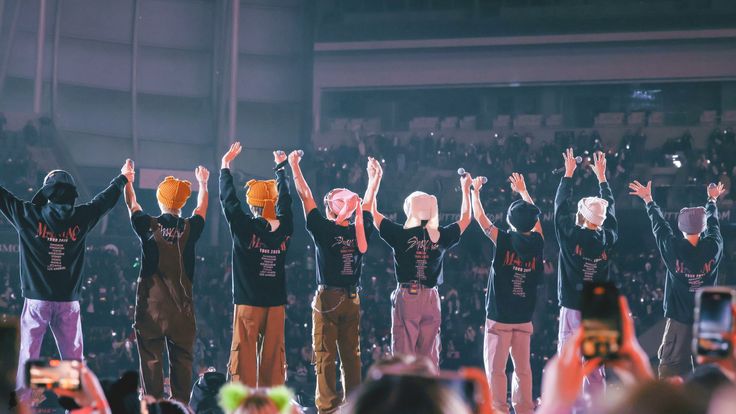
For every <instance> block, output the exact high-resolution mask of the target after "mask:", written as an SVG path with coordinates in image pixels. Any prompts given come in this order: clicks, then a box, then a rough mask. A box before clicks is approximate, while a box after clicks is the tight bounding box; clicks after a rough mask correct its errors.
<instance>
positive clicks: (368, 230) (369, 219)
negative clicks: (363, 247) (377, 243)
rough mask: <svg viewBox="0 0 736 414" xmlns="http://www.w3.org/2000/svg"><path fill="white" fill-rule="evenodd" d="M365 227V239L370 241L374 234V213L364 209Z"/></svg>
mask: <svg viewBox="0 0 736 414" xmlns="http://www.w3.org/2000/svg"><path fill="white" fill-rule="evenodd" d="M363 228H364V229H365V241H368V240H369V239H370V238H371V234H373V229H374V228H375V227H374V226H373V214H371V212H370V211H363Z"/></svg>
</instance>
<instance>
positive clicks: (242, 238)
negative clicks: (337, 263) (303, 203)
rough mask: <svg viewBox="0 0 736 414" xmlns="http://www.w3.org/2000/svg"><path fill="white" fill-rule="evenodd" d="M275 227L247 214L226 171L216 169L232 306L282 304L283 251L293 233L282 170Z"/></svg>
mask: <svg viewBox="0 0 736 414" xmlns="http://www.w3.org/2000/svg"><path fill="white" fill-rule="evenodd" d="M276 187H277V189H278V193H279V197H278V201H277V202H276V218H277V219H278V220H279V227H278V228H277V229H276V230H274V231H271V230H272V229H271V225H270V224H269V223H268V221H266V220H265V219H263V218H256V217H253V216H251V215H250V214H247V213H246V212H245V211H244V210H243V207H242V206H241V204H240V200H238V197H237V195H236V192H235V186H234V185H233V176H232V175H231V174H230V170H229V169H222V170H220V203H221V204H222V210H223V212H224V213H225V219H227V223H228V226H229V227H230V235H231V236H232V238H233V302H234V303H235V304H236V305H250V306H261V307H268V306H280V305H284V304H286V251H287V250H288V249H289V244H290V241H291V234H292V233H293V232H294V218H293V215H292V212H291V196H290V195H289V183H288V179H287V177H286V172H285V171H284V170H278V171H277V172H276Z"/></svg>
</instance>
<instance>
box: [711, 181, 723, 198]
mask: <svg viewBox="0 0 736 414" xmlns="http://www.w3.org/2000/svg"><path fill="white" fill-rule="evenodd" d="M725 192H726V188H725V187H724V186H723V183H721V182H719V183H718V185H715V184H714V183H710V184H708V198H709V199H710V198H712V199H714V200H717V199H718V197H720V196H721V195H723V193H725Z"/></svg>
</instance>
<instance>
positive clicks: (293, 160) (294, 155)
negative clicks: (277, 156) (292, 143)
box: [289, 150, 302, 169]
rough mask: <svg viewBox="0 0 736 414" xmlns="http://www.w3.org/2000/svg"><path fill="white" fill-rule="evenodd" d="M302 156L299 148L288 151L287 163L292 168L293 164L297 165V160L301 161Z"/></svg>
mask: <svg viewBox="0 0 736 414" xmlns="http://www.w3.org/2000/svg"><path fill="white" fill-rule="evenodd" d="M301 160H302V156H301V154H299V150H294V151H291V153H289V165H291V167H292V169H293V168H294V166H298V165H299V162H301Z"/></svg>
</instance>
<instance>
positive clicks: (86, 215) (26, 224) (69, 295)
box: [0, 175, 128, 302]
mask: <svg viewBox="0 0 736 414" xmlns="http://www.w3.org/2000/svg"><path fill="white" fill-rule="evenodd" d="M127 182H128V180H127V179H126V178H125V176H123V175H119V176H117V177H116V178H115V179H114V180H112V182H111V183H110V186H109V187H107V189H105V190H104V191H103V192H101V193H100V194H98V195H97V196H95V198H93V199H92V201H90V202H89V203H86V204H80V205H78V206H74V205H72V204H57V203H53V202H48V203H46V204H45V205H43V206H41V205H37V204H33V203H29V202H26V201H22V200H20V199H18V198H17V197H15V196H14V195H13V194H11V193H10V192H9V191H7V190H6V189H5V188H3V187H0V212H2V213H3V215H4V216H5V217H6V218H7V219H8V221H10V223H11V224H12V225H13V227H15V230H16V231H17V232H18V240H19V244H20V281H21V288H22V290H23V297H25V298H27V299H38V300H47V301H55V302H68V301H76V300H79V295H80V292H81V288H82V268H83V266H84V251H85V242H86V238H87V234H89V232H90V231H91V230H92V229H93V228H94V226H95V225H96V224H97V222H98V221H99V220H100V218H101V217H102V216H104V215H105V214H106V213H107V212H108V211H110V210H111V209H112V208H113V207H114V206H115V203H117V201H118V198H120V194H122V191H123V187H125V184H126V183H127Z"/></svg>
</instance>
